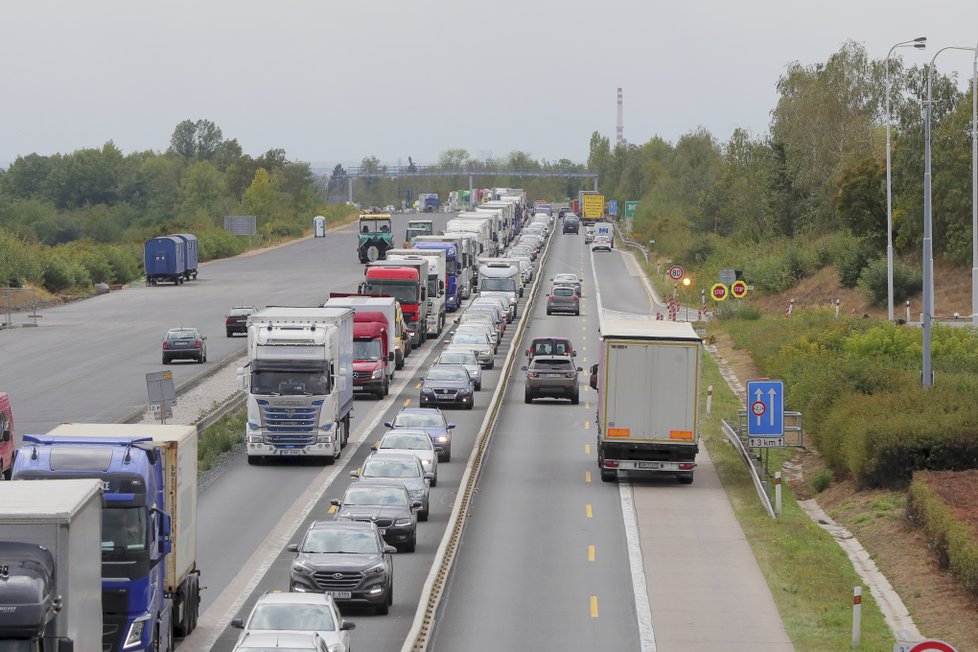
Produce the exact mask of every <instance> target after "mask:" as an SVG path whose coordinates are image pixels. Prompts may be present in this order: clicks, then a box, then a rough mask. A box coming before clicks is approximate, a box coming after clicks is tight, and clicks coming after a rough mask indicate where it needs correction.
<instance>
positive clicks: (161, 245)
mask: <svg viewBox="0 0 978 652" xmlns="http://www.w3.org/2000/svg"><path fill="white" fill-rule="evenodd" d="M143 271H145V272H146V284H147V285H159V284H160V283H173V284H174V285H180V284H181V283H183V282H184V281H185V280H186V272H187V243H186V242H185V241H184V240H183V239H182V238H178V237H177V236H175V235H163V236H160V237H158V238H150V239H149V240H147V241H146V242H145V243H143Z"/></svg>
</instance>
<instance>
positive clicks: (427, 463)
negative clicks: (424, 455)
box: [421, 460, 431, 466]
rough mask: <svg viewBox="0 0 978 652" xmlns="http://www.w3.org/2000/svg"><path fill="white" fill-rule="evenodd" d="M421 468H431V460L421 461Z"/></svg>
mask: <svg viewBox="0 0 978 652" xmlns="http://www.w3.org/2000/svg"><path fill="white" fill-rule="evenodd" d="M421 466H431V460H421Z"/></svg>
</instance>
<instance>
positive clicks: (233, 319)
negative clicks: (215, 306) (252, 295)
mask: <svg viewBox="0 0 978 652" xmlns="http://www.w3.org/2000/svg"><path fill="white" fill-rule="evenodd" d="M256 312H258V309H257V308H255V307H254V306H241V307H239V308H231V310H230V311H229V312H228V315H227V317H225V318H224V329H225V330H226V331H227V336H228V337H234V334H235V333H241V334H242V335H247V334H248V316H249V315H253V314H255V313H256Z"/></svg>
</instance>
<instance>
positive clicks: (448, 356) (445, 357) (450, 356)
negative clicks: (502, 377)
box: [434, 348, 482, 391]
mask: <svg viewBox="0 0 978 652" xmlns="http://www.w3.org/2000/svg"><path fill="white" fill-rule="evenodd" d="M441 364H458V365H462V367H463V368H464V369H465V370H466V371H467V372H469V377H470V378H471V379H472V384H473V385H474V386H475V391H479V390H481V389H482V366H481V365H480V364H479V360H478V359H477V358H476V357H475V353H473V352H472V351H470V350H468V349H453V348H448V349H445V350H444V351H442V352H441V355H439V356H438V359H437V360H435V365H434V366H438V365H441Z"/></svg>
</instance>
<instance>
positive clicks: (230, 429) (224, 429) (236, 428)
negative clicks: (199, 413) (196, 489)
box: [197, 406, 248, 473]
mask: <svg viewBox="0 0 978 652" xmlns="http://www.w3.org/2000/svg"><path fill="white" fill-rule="evenodd" d="M247 418H248V408H247V407H246V406H242V407H240V408H238V409H237V410H235V411H234V412H231V413H229V414H226V415H224V416H223V417H221V418H220V419H219V420H218V421H217V423H215V424H214V425H212V426H211V427H210V428H208V429H207V430H205V431H204V432H203V433H201V435H200V438H199V439H198V442H197V472H198V473H201V472H204V471H208V470H210V468H211V467H212V466H214V464H215V463H216V462H217V461H218V460H219V459H220V458H221V456H222V455H224V454H225V453H227V452H228V451H230V450H231V449H232V448H234V447H235V446H236V445H238V444H241V443H244V430H245V420H246V419H247Z"/></svg>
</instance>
